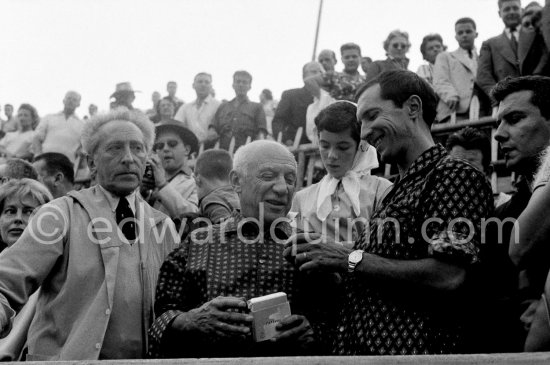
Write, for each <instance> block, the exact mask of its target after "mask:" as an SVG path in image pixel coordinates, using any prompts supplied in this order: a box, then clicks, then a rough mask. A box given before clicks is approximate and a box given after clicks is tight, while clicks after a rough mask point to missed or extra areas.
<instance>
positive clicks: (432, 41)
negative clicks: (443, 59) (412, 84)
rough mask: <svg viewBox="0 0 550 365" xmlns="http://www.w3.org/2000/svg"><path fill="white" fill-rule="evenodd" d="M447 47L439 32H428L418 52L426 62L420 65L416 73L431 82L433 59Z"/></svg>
mask: <svg viewBox="0 0 550 365" xmlns="http://www.w3.org/2000/svg"><path fill="white" fill-rule="evenodd" d="M446 49H447V47H446V46H445V45H444V44H443V38H441V36H440V35H439V34H436V33H434V34H428V35H427V36H425V37H424V38H423V39H422V44H421V45H420V52H421V53H422V57H423V58H424V59H425V60H426V61H428V63H427V64H424V65H420V67H418V71H416V74H417V75H418V76H420V77H422V78H423V79H425V80H426V81H428V82H429V83H430V85H432V84H433V71H434V64H435V59H436V57H437V55H438V54H440V53H441V52H443V51H445V50H446Z"/></svg>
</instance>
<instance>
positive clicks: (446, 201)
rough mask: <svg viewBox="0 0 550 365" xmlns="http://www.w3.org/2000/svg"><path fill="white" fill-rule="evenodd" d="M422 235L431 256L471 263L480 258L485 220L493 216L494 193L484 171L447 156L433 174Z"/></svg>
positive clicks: (422, 200) (423, 200) (427, 197)
mask: <svg viewBox="0 0 550 365" xmlns="http://www.w3.org/2000/svg"><path fill="white" fill-rule="evenodd" d="M429 184H430V185H432V186H430V188H429V189H427V191H428V193H427V196H425V197H424V198H422V199H421V200H420V201H421V202H426V207H427V209H426V211H425V212H424V217H423V218H424V221H423V225H422V232H421V234H422V236H423V237H425V239H427V240H428V244H429V247H428V253H429V255H430V256H433V257H435V258H438V259H441V260H444V261H452V262H455V263H457V264H463V265H469V264H473V263H475V262H477V261H478V260H479V258H478V252H479V245H480V243H481V222H482V219H483V218H487V217H490V216H492V213H493V197H492V191H491V187H490V185H489V182H488V180H487V179H486V177H485V176H484V175H483V173H482V172H480V171H478V170H477V169H475V168H474V167H472V166H470V165H469V164H467V163H465V162H463V161H461V160H458V159H454V158H446V159H445V160H444V162H443V163H441V164H440V165H438V166H437V167H436V169H435V171H434V173H433V176H432V177H431V178H430V182H429Z"/></svg>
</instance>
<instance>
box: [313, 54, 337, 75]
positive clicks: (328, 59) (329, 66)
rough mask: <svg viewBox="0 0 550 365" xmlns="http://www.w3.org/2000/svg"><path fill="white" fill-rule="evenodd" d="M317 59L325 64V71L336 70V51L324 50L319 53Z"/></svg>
mask: <svg viewBox="0 0 550 365" xmlns="http://www.w3.org/2000/svg"><path fill="white" fill-rule="evenodd" d="M317 61H319V63H320V64H321V65H322V66H323V69H324V70H325V71H334V65H336V58H335V56H334V53H332V52H331V51H328V50H324V51H322V52H321V53H319V57H318V58H317Z"/></svg>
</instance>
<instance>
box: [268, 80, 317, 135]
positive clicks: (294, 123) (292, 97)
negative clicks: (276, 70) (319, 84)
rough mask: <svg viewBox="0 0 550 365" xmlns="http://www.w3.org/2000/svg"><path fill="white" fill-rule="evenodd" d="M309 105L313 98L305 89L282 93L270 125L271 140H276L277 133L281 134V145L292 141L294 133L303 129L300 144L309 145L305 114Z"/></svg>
mask: <svg viewBox="0 0 550 365" xmlns="http://www.w3.org/2000/svg"><path fill="white" fill-rule="evenodd" d="M311 103H313V96H311V94H310V93H309V92H308V91H307V90H306V88H305V87H302V88H299V89H290V90H286V91H283V95H282V96H281V101H280V102H279V105H278V106H277V110H276V111H275V116H274V117H273V121H272V123H271V128H272V129H273V138H274V139H277V138H278V135H279V132H283V139H282V142H283V143H285V142H286V141H287V140H292V141H294V137H295V136H296V131H297V130H298V128H300V127H303V129H304V132H303V133H302V139H301V140H300V144H304V143H310V140H309V139H308V138H307V136H306V112H307V107H308V105H309V104H311Z"/></svg>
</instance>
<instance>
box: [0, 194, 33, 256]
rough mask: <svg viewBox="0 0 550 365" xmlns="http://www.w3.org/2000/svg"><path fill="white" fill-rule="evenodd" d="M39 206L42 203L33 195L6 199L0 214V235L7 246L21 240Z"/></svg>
mask: <svg viewBox="0 0 550 365" xmlns="http://www.w3.org/2000/svg"><path fill="white" fill-rule="evenodd" d="M39 205H40V202H38V201H37V200H36V199H35V198H34V197H32V196H31V195H27V196H24V197H22V198H21V197H19V196H12V197H8V198H6V200H5V201H4V208H3V209H2V211H1V212H0V235H1V237H2V241H3V242H4V243H5V244H6V245H8V246H11V245H13V244H14V243H15V242H16V241H17V240H18V239H19V237H20V236H21V234H22V233H23V231H24V230H25V227H27V224H28V223H29V218H30V217H31V215H32V213H33V211H34V210H35V209H36V208H37V207H38V206H39Z"/></svg>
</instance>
